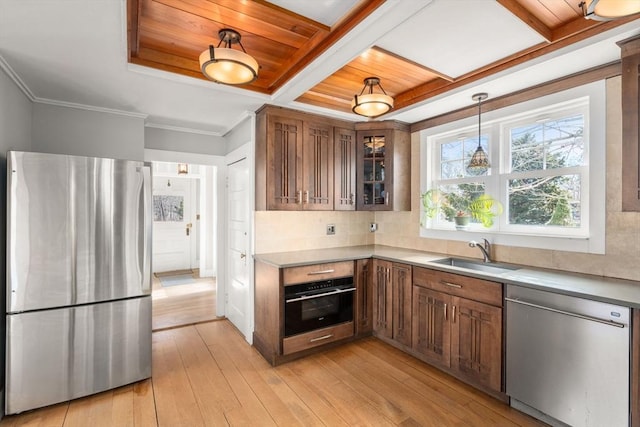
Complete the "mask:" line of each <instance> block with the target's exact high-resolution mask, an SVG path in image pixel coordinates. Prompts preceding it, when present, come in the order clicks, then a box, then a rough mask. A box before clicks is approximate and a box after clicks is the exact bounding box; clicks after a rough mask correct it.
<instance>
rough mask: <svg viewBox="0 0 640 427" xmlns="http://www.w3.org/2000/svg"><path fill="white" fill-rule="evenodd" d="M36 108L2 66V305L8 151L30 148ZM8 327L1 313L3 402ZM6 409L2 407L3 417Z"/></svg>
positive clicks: (1, 399)
mask: <svg viewBox="0 0 640 427" xmlns="http://www.w3.org/2000/svg"><path fill="white" fill-rule="evenodd" d="M32 108H33V105H32V103H31V101H30V100H29V99H28V98H27V97H26V96H25V95H24V94H23V93H22V91H21V90H20V89H19V88H18V86H16V84H15V83H14V82H13V80H11V78H9V76H7V75H6V74H5V73H4V71H2V70H1V69H0V200H2V202H1V203H0V206H1V207H2V208H0V283H2V284H3V286H2V287H1V292H0V307H4V306H5V301H4V298H5V293H4V289H5V286H4V282H5V278H6V261H5V260H6V257H5V255H6V243H5V242H6V223H7V221H6V200H7V193H6V191H7V151H9V150H16V151H29V150H30V148H31V120H32V119H31V118H32V114H31V113H32ZM4 330H5V317H4V316H0V371H1V372H0V402H4V352H5V351H4V350H5V347H4V342H5V340H4ZM3 408H4V406H2V407H0V418H2V415H4V409H3Z"/></svg>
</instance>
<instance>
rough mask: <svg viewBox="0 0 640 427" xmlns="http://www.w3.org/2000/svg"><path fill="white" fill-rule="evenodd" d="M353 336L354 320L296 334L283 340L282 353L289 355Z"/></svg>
mask: <svg viewBox="0 0 640 427" xmlns="http://www.w3.org/2000/svg"><path fill="white" fill-rule="evenodd" d="M352 336H353V322H347V323H342V324H340V325H336V326H332V327H330V328H323V329H316V330H315V331H312V332H306V333H304V334H300V335H295V336H292V337H289V338H285V339H283V340H282V354H284V355H287V354H291V353H296V352H298V351H302V350H306V349H309V348H314V347H318V346H321V345H324V344H327V343H330V342H334V341H338V340H341V339H343V338H349V337H352Z"/></svg>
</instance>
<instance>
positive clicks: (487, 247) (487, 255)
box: [469, 239, 493, 262]
mask: <svg viewBox="0 0 640 427" xmlns="http://www.w3.org/2000/svg"><path fill="white" fill-rule="evenodd" d="M482 240H484V244H483V245H481V244H480V243H478V242H476V241H475V240H472V241H470V242H469V247H471V248H478V249H480V251H482V256H483V257H484V260H483V261H484V262H493V261H492V260H491V243H489V241H488V240H487V239H482Z"/></svg>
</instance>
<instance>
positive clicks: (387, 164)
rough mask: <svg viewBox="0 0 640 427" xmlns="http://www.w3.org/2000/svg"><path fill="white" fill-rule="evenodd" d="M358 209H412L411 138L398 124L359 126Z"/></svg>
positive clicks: (377, 123)
mask: <svg viewBox="0 0 640 427" xmlns="http://www.w3.org/2000/svg"><path fill="white" fill-rule="evenodd" d="M356 129H357V141H358V143H357V146H356V148H357V165H358V166H357V173H358V178H357V189H358V191H357V200H356V204H357V209H358V210H380V211H393V210H395V211H403V210H410V209H411V198H410V197H411V160H410V154H411V138H410V133H409V129H408V126H406V125H403V124H400V123H398V122H368V123H358V124H356Z"/></svg>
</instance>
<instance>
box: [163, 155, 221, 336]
mask: <svg viewBox="0 0 640 427" xmlns="http://www.w3.org/2000/svg"><path fill="white" fill-rule="evenodd" d="M152 165H153V198H152V203H153V251H152V267H153V273H154V274H153V278H152V279H153V286H152V294H151V296H152V301H153V315H152V326H153V330H159V329H165V328H171V327H177V326H184V325H188V324H193V323H199V322H204V321H209V320H213V319H215V318H216V317H217V316H216V293H217V292H216V287H217V283H216V277H215V275H214V274H213V271H212V270H210V269H208V268H206V265H207V262H206V261H207V260H205V259H203V257H205V258H212V256H213V255H212V254H211V253H209V252H210V251H208V250H207V249H208V248H207V246H206V245H205V244H204V243H205V242H206V241H207V238H206V236H204V235H203V232H204V230H206V229H207V226H208V227H211V222H212V218H213V217H212V215H211V213H209V214H207V209H206V207H207V206H210V205H211V204H212V203H211V199H212V198H213V199H215V197H216V195H215V193H214V191H213V188H214V186H213V185H211V182H209V181H210V180H211V177H212V172H211V171H210V170H208V169H212V168H211V167H210V166H206V165H196V164H178V163H173V162H153V163H152ZM207 184H209V185H207ZM207 188H208V189H209V190H208V191H207ZM201 267H203V268H201Z"/></svg>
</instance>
